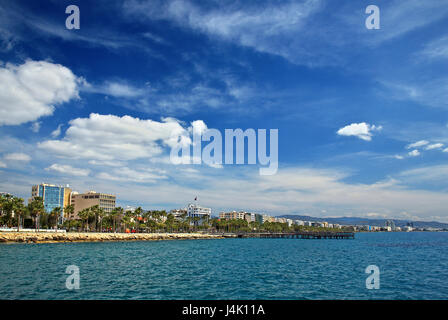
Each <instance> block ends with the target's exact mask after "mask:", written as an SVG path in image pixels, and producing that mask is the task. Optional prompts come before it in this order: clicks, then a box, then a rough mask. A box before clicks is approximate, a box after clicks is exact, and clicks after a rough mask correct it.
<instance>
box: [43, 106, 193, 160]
mask: <svg viewBox="0 0 448 320" xmlns="http://www.w3.org/2000/svg"><path fill="white" fill-rule="evenodd" d="M179 136H185V137H187V136H188V128H187V129H185V128H184V127H182V125H181V122H180V121H178V120H176V119H173V118H164V119H162V121H161V122H158V121H153V120H141V119H139V118H134V117H131V116H123V117H119V116H115V115H100V114H96V113H92V114H91V115H90V117H89V118H77V119H74V120H71V121H70V127H69V128H68V129H67V131H66V132H65V137H64V138H62V139H60V140H47V141H44V142H41V143H39V144H38V147H39V148H41V149H43V150H46V151H49V152H52V153H54V154H56V155H58V156H61V157H67V158H74V159H88V160H98V161H116V160H118V161H127V160H133V159H141V158H146V159H149V158H151V157H154V156H158V155H160V154H161V153H163V151H164V150H165V148H168V147H171V146H174V145H175V144H176V143H177V138H178V137H179ZM188 139H189V138H188Z"/></svg>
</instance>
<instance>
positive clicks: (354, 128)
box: [337, 122, 382, 141]
mask: <svg viewBox="0 0 448 320" xmlns="http://www.w3.org/2000/svg"><path fill="white" fill-rule="evenodd" d="M381 129H382V127H381V126H375V125H370V124H368V123H365V122H361V123H352V124H350V125H347V126H345V127H343V128H341V129H339V130H338V131H337V134H338V135H340V136H355V137H358V138H360V139H362V140H365V141H370V140H372V132H373V131H380V130H381Z"/></svg>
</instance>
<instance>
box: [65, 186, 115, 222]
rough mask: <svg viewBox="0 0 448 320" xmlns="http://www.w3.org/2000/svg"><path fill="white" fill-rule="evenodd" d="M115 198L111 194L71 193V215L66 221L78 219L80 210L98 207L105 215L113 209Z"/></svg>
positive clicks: (93, 192)
mask: <svg viewBox="0 0 448 320" xmlns="http://www.w3.org/2000/svg"><path fill="white" fill-rule="evenodd" d="M116 200H117V197H116V196H115V195H112V194H107V193H100V192H95V191H89V192H86V193H72V195H71V204H72V205H73V207H74V209H75V210H74V213H73V215H71V216H69V217H68V219H78V213H79V212H80V211H81V210H84V209H87V208H90V207H93V206H96V205H98V206H99V207H100V208H101V209H103V210H104V211H105V212H106V213H111V212H112V210H113V209H115V203H116Z"/></svg>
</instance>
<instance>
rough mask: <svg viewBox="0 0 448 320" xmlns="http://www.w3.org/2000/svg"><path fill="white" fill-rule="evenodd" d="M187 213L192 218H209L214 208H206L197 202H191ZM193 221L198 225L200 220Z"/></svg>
mask: <svg viewBox="0 0 448 320" xmlns="http://www.w3.org/2000/svg"><path fill="white" fill-rule="evenodd" d="M187 215H188V217H190V218H192V219H194V218H199V219H200V220H203V219H209V218H210V217H211V215H212V209H211V208H204V207H201V206H199V205H197V204H193V203H190V204H188V206H187ZM192 223H193V224H195V225H198V224H199V223H200V222H199V221H192Z"/></svg>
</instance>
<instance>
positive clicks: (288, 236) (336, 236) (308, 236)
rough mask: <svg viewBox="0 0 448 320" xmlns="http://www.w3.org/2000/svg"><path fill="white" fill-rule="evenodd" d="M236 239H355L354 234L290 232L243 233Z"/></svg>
mask: <svg viewBox="0 0 448 320" xmlns="http://www.w3.org/2000/svg"><path fill="white" fill-rule="evenodd" d="M237 237H238V238H271V239H274V238H282V239H355V233H354V232H319V231H317V232H312V231H310V232H291V233H267V232H266V233H243V234H237Z"/></svg>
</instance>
